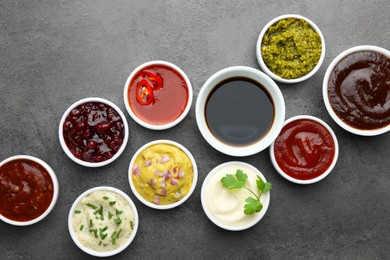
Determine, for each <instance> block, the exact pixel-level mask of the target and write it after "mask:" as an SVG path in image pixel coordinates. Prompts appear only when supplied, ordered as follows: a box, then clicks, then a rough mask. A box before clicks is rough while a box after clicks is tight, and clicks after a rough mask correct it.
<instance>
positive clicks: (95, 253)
mask: <svg viewBox="0 0 390 260" xmlns="http://www.w3.org/2000/svg"><path fill="white" fill-rule="evenodd" d="M94 191H111V192H114V193H117V194H119V195H120V196H122V197H123V198H124V199H125V200H126V201H127V202H128V203H129V204H130V207H131V209H132V211H133V214H134V222H135V223H134V228H133V231H132V232H131V234H130V236H129V238H128V239H127V240H126V242H125V243H124V244H123V245H122V246H120V247H118V248H116V249H114V250H112V251H106V252H99V251H96V250H93V249H90V248H88V247H86V246H84V245H82V244H81V243H80V241H79V240H78V238H77V236H76V234H75V232H74V231H73V224H72V220H73V213H74V211H75V209H76V207H77V205H78V204H79V202H80V200H81V199H82V198H84V197H85V196H87V195H88V194H90V193H92V192H94ZM138 224H139V217H138V211H137V208H136V207H135V205H134V203H133V201H132V200H131V199H130V197H129V196H128V195H127V194H126V193H124V192H123V191H121V190H119V189H116V188H113V187H108V186H100V187H95V188H92V189H89V190H87V191H85V192H83V193H82V194H81V195H80V196H79V197H78V198H77V199H76V200H75V201H74V203H73V205H72V207H71V209H70V211H69V216H68V230H69V233H70V236H71V238H72V240H73V242H74V243H75V244H76V245H77V246H78V247H79V248H80V249H81V250H83V251H84V252H85V253H87V254H90V255H93V256H97V257H108V256H113V255H116V254H119V253H120V252H122V251H123V250H125V249H126V248H127V247H128V246H129V245H130V243H131V242H132V241H133V240H134V238H135V235H136V234H137V230H138Z"/></svg>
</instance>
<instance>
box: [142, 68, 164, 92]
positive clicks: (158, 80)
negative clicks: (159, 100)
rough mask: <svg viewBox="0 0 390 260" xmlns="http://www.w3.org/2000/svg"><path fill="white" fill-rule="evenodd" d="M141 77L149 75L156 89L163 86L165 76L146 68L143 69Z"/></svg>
mask: <svg viewBox="0 0 390 260" xmlns="http://www.w3.org/2000/svg"><path fill="white" fill-rule="evenodd" d="M141 77H143V78H146V77H148V79H149V80H150V81H151V82H152V83H153V87H154V90H158V89H160V88H162V86H163V78H162V77H161V76H160V74H159V73H156V74H154V73H153V72H150V71H146V70H145V71H142V73H141Z"/></svg>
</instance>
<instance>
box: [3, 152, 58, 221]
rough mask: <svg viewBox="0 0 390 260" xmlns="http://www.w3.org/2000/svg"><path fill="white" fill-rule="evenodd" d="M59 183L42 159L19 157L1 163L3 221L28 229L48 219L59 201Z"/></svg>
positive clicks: (26, 156)
mask: <svg viewBox="0 0 390 260" xmlns="http://www.w3.org/2000/svg"><path fill="white" fill-rule="evenodd" d="M58 190H59V188H58V180H57V177H56V175H55V173H54V171H53V169H52V168H51V167H50V166H49V165H48V164H47V163H45V162H44V161H42V160H41V159H38V158H36V157H33V156H28V155H16V156H12V157H9V158H7V159H5V160H3V161H2V162H0V219H1V220H3V221H4V222H6V223H8V224H11V225H15V226H27V225H32V224H35V223H37V222H38V221H41V220H42V219H43V218H45V217H46V216H47V215H48V214H49V213H50V211H51V210H52V209H53V208H54V205H55V204H56V202H57V198H58Z"/></svg>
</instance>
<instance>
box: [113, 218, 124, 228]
mask: <svg viewBox="0 0 390 260" xmlns="http://www.w3.org/2000/svg"><path fill="white" fill-rule="evenodd" d="M114 222H115V224H116V225H117V226H119V225H120V224H121V223H122V219H120V218H117V219H115V220H114Z"/></svg>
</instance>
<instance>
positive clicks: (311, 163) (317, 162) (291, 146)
mask: <svg viewBox="0 0 390 260" xmlns="http://www.w3.org/2000/svg"><path fill="white" fill-rule="evenodd" d="M338 154H339V146H338V142H337V138H336V135H335V134H334V132H333V130H332V129H331V128H330V127H329V126H328V125H327V124H326V123H325V122H324V121H322V120H320V119H318V118H316V117H313V116H307V115H300V116H295V117H292V118H290V119H288V120H286V122H285V124H284V126H283V129H282V131H281V132H280V134H279V136H278V137H277V138H276V140H275V142H274V143H273V144H272V145H271V147H270V156H271V161H272V164H273V165H274V167H275V169H276V170H277V171H278V172H279V174H280V175H282V176H283V177H284V178H286V179H287V180H289V181H291V182H294V183H297V184H311V183H315V182H318V181H320V180H322V179H323V178H325V177H326V176H327V175H328V174H329V173H330V172H331V171H332V170H333V168H334V166H335V165H336V162H337V158H338Z"/></svg>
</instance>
